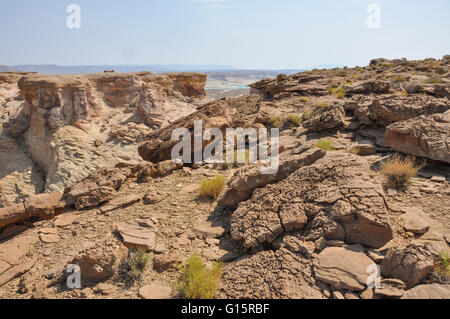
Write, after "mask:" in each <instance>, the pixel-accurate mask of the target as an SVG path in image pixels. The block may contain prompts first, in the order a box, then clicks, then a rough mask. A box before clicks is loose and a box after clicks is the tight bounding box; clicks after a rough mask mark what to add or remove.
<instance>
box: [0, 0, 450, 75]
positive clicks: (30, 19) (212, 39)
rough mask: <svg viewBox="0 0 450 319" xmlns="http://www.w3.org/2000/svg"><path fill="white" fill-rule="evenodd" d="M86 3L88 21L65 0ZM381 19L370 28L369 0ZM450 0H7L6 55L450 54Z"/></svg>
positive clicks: (228, 59) (320, 59)
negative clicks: (73, 24)
mask: <svg viewBox="0 0 450 319" xmlns="http://www.w3.org/2000/svg"><path fill="white" fill-rule="evenodd" d="M71 3H75V4H78V5H80V7H81V29H69V28H67V26H66V20H67V17H68V16H69V13H67V12H66V8H67V6H68V5H69V4H71ZM372 3H373V4H378V5H379V6H380V8H381V28H380V29H369V28H368V27H367V23H366V20H367V18H368V16H369V15H370V13H367V12H366V9H367V7H368V5H369V4H372ZM449 33H450V1H449V0H431V1H423V0H378V1H377V0H367V1H366V0H128V1H124V0H70V1H66V0H38V1H37V0H14V1H12V0H1V2H0V43H1V44H0V64H4V65H14V64H62V65H86V64H196V65H198V64H203V65H204V64H221V65H232V66H236V67H241V68H265V69H281V68H305V67H313V66H317V65H323V64H330V63H336V64H343V65H348V66H354V65H366V64H368V63H369V61H370V59H371V58H376V57H386V58H400V57H407V58H409V59H419V58H425V57H434V58H441V57H442V56H443V55H444V54H450V36H449V35H450V34H449Z"/></svg>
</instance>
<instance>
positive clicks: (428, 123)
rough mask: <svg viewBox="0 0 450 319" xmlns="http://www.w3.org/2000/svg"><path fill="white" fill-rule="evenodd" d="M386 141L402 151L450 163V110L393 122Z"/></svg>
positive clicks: (387, 131)
mask: <svg viewBox="0 0 450 319" xmlns="http://www.w3.org/2000/svg"><path fill="white" fill-rule="evenodd" d="M385 141H386V145H387V146H389V147H391V148H394V149H396V150H399V151H401V152H404V153H407V154H412V155H416V156H421V157H427V158H430V159H433V160H437V161H442V162H446V163H450V110H448V111H447V112H445V113H443V114H433V115H429V116H419V117H416V118H414V119H411V120H407V121H401V122H397V123H394V124H391V125H389V126H388V127H387V130H386V135H385Z"/></svg>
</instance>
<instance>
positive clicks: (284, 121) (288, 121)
mask: <svg viewBox="0 0 450 319" xmlns="http://www.w3.org/2000/svg"><path fill="white" fill-rule="evenodd" d="M302 121H303V119H302V117H301V116H300V115H298V114H290V115H288V116H286V117H280V116H271V117H270V125H271V126H272V127H273V128H279V129H291V128H293V127H299V126H300V125H301V124H302Z"/></svg>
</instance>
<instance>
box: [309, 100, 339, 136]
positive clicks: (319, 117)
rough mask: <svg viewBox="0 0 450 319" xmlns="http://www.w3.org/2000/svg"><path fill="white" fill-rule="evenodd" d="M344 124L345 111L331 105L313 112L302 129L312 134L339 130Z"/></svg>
mask: <svg viewBox="0 0 450 319" xmlns="http://www.w3.org/2000/svg"><path fill="white" fill-rule="evenodd" d="M344 124H345V111H344V109H343V108H342V106H340V105H333V106H329V107H326V108H318V109H316V110H315V112H314V113H313V115H312V116H311V119H309V120H308V121H306V122H304V123H303V127H305V128H307V129H309V130H310V131H312V132H322V131H326V130H330V129H334V128H339V127H342V126H344Z"/></svg>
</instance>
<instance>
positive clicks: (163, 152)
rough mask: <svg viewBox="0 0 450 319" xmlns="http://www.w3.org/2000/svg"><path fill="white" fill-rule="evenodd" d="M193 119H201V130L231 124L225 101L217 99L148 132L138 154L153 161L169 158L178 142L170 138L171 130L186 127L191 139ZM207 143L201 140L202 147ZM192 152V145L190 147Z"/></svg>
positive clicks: (219, 127) (225, 126)
mask: <svg viewBox="0 0 450 319" xmlns="http://www.w3.org/2000/svg"><path fill="white" fill-rule="evenodd" d="M195 121H202V126H203V127H202V128H203V130H207V129H209V128H218V129H220V130H221V131H222V132H224V131H225V129H226V128H228V127H230V126H231V122H232V120H231V117H230V114H229V106H228V103H227V101H224V100H219V101H215V102H212V103H209V104H207V105H205V106H203V107H201V108H199V109H198V110H197V112H195V113H193V114H191V115H189V116H187V117H185V118H183V119H181V120H178V121H176V122H175V123H173V124H172V125H170V126H168V127H166V128H163V129H161V130H159V131H156V132H154V133H151V134H149V135H148V136H147V137H146V139H145V141H144V142H143V143H142V144H141V145H140V146H139V155H140V156H141V157H142V158H143V159H144V160H146V161H149V162H153V163H159V162H162V161H166V160H169V159H171V155H172V148H173V147H174V146H175V145H176V144H177V143H178V142H179V141H178V140H172V133H173V131H174V130H176V129H180V128H185V129H188V130H189V131H190V132H191V138H192V140H193V135H194V134H193V132H194V124H195ZM207 144H208V143H206V142H204V141H203V145H202V149H203V147H205V146H206V145H207ZM193 152H194V147H192V153H193Z"/></svg>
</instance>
